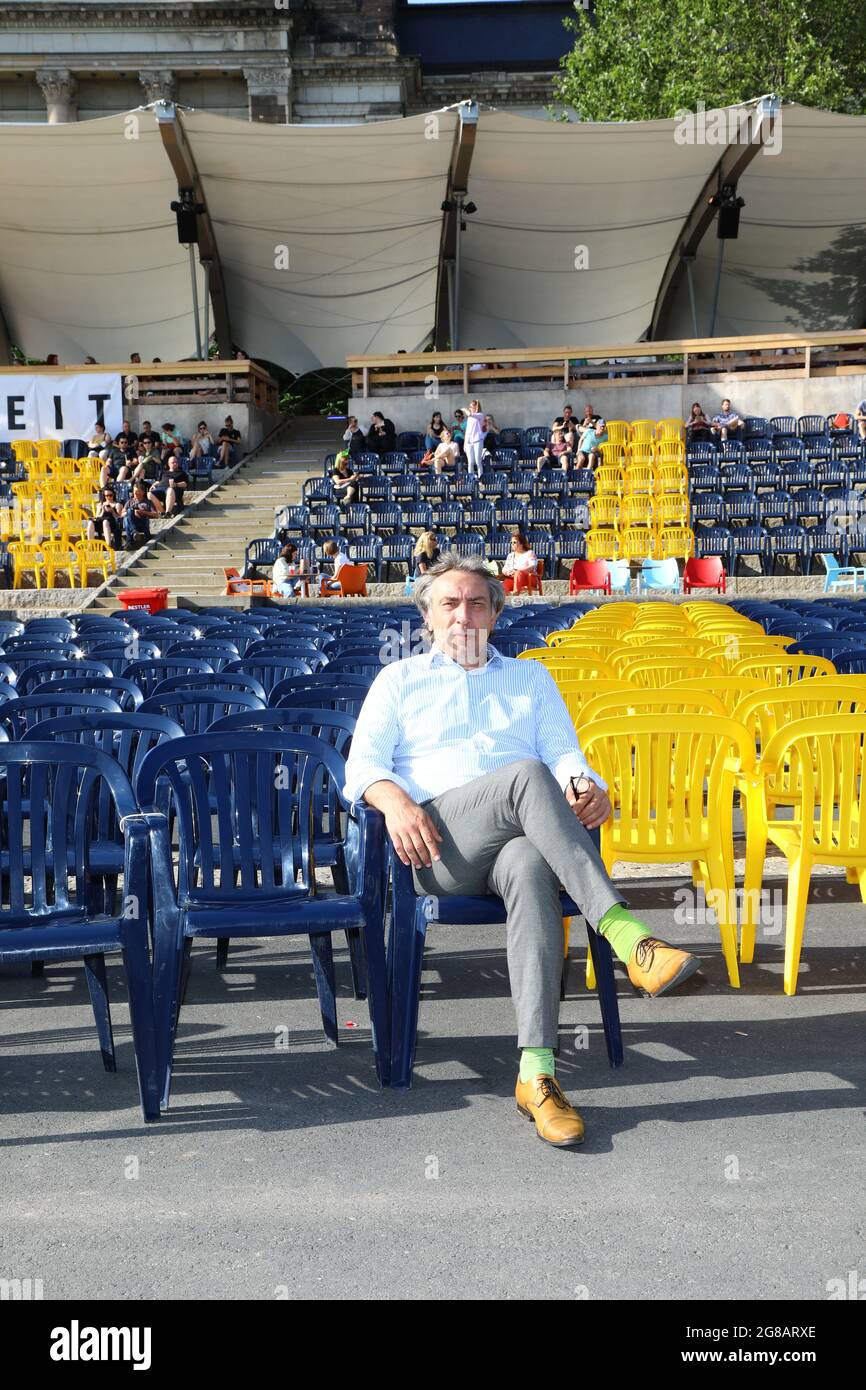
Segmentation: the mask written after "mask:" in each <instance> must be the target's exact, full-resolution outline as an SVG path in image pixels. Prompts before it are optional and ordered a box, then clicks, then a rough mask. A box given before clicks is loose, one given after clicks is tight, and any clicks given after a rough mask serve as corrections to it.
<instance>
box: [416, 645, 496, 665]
mask: <svg viewBox="0 0 866 1390" xmlns="http://www.w3.org/2000/svg"><path fill="white" fill-rule="evenodd" d="M427 664H428V666H430V668H431V669H435V668H436V667H439V666H456V667H457V669H458V670H459V671H462V670H463V669H464V668H463V667H462V666H460V664H459V662H456V661H455V660H454V658H453V657H451V656H447V655H446V653H445V652H443V651H442V650H441V649H440V648H439V647H436V646H432V647H431V648H430V650H429V652H427ZM501 665H502V653H501V652H498V651H497V650H496V648H495V647H494V646H491V645H490V643H488V644H487V660H486V662H485V663H484V665H483V666H475V667H473V668H472V669H473V670H476V671H486V670H488V668H489V667H491V666H492V667H494V668H495V667H497V666H501Z"/></svg>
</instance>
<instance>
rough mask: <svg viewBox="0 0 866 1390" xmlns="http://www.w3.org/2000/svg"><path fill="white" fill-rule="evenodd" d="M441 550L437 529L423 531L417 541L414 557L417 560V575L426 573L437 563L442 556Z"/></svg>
mask: <svg viewBox="0 0 866 1390" xmlns="http://www.w3.org/2000/svg"><path fill="white" fill-rule="evenodd" d="M441 554H442V552H441V550H440V549H439V546H438V544H437V539H436V532H435V531H422V532H421V535H420V536H419V537H418V539H417V541H416V542H415V551H414V555H413V559H414V561H415V577H416V579H417V577H418V576H419V575H421V574H426V573H427V571H428V570H429V569H431V568H432V567H433V565H435V564H437V563H438V561H439V559H440V557H441Z"/></svg>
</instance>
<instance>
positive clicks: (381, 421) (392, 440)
mask: <svg viewBox="0 0 866 1390" xmlns="http://www.w3.org/2000/svg"><path fill="white" fill-rule="evenodd" d="M396 447H397V431H396V430H395V428H394V421H393V420H386V419H385V416H384V415H383V414H382V412H381V410H374V411H373V418H372V420H371V421H370V428H369V430H368V431H367V450H368V452H369V453H371V454H391V453H393V452H394V450H395V449H396Z"/></svg>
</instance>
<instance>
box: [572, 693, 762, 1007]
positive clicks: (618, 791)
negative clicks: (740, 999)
mask: <svg viewBox="0 0 866 1390" xmlns="http://www.w3.org/2000/svg"><path fill="white" fill-rule="evenodd" d="M672 725H675V727H672ZM581 743H582V745H583V749H584V752H585V754H586V757H587V760H588V761H589V763H590V765H591V766H592V767H593V768H595V769H596V770H597V771H598V773H599V775H600V776H601V777H603V778H604V780H605V782H606V783H607V785H608V788H609V792H608V795H609V796H610V797H611V801H612V805H613V816H612V817H611V819H610V820H608V821H607V823H606V824H605V825H603V826H602V828H601V857H602V859H603V861H604V864H605V867H606V869H607V871H608V873H610V872H611V871H612V869H613V866H614V864H616V863H620V862H624V863H639V864H672V863H673V864H678V863H682V862H686V863H697V864H698V865H699V866H700V872H701V876H702V878H703V879H704V881H705V883H706V884H707V889H708V893H707V896H708V900H709V902H710V904H711V905H712V906H714V907H715V909H716V913H717V916H718V919H719V932H720V936H721V941H722V951H723V953H724V957H725V964H726V966H727V969H728V979H729V981H730V983H731V985H732V986H734V988H737V987H738V986H739V983H740V975H739V969H738V965H737V912H736V887H735V882H734V872H733V865H734V846H733V796H734V776H735V774H736V773H737V772H740V771H741V772H743V773H744V774H746V775H749V774H751V773H752V772H753V770H754V747H753V745H752V742H751V739H750V738H749V735H748V733H747V731H746V730H745V729H744V728H743V726H742V725H741V724H737V723H736V722H735V721H734V720H733V719H723V718H721V717H719V716H718V715H709V714H689V713H678V714H677V716H676V720H671V719H670V717H668V716H666V715H664V714H638V715H635V716H634V717H630V718H628V719H623V718H622V717H621V716H611V717H608V718H606V719H598V720H596V721H595V722H594V723H593V725H592V726H591V727H588V726H584V727H583V732H582V736H581ZM710 895H712V896H710Z"/></svg>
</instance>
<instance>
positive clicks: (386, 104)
mask: <svg viewBox="0 0 866 1390" xmlns="http://www.w3.org/2000/svg"><path fill="white" fill-rule="evenodd" d="M396 3H397V0H112V3H103V0H75V3H71V2H70V0H2V4H0V121H33V122H43V121H46V120H47V121H48V122H52V123H53V122H65V121H76V120H91V119H94V118H95V117H99V116H107V115H112V114H115V113H117V112H121V111H128V110H130V109H132V108H134V107H136V106H140V105H142V104H144V103H146V102H150V101H155V100H157V99H158V98H161V97H166V96H167V97H171V98H173V99H174V100H176V101H177V102H179V103H180V104H182V105H184V106H190V107H196V108H198V109H200V110H206V111H210V112H214V113H216V114H219V115H223V116H231V117H234V118H235V119H248V120H251V121H267V122H273V123H279V124H285V123H287V122H315V123H317V124H322V123H325V124H327V123H334V124H340V123H354V122H358V121H372V120H387V119H389V118H393V117H396V116H402V115H412V114H414V113H416V112H419V111H429V110H431V109H436V108H437V107H441V106H443V105H445V104H449V103H451V102H454V101H457V100H460V99H461V98H464V97H467V96H470V95H471V96H474V97H476V98H477V99H478V100H479V101H482V102H491V103H492V104H494V105H496V106H498V107H500V108H502V107H506V108H507V109H509V110H513V111H515V112H518V111H519V112H521V113H524V114H541V113H542V111H543V110H544V108H545V106H546V105H547V104H548V103H549V102H550V101H551V99H552V70H553V68H555V63H552V64H551V70H550V71H546V72H545V71H539V70H538V69H537V66H536V69H535V70H532V71H525V70H521V71H499V72H490V71H482V72H473V71H472V68H471V66H470V65H469V64H467V67H466V71H465V73H464V72H462V71H449V72H448V73H447V74H444V75H443V74H441V73H425V71H424V64H423V62H422V58H421V56H420V55H418V54H412V53H402V52H401V51H400V46H399V44H398V41H397V37H396V34H397V28H396V15H395V9H396ZM495 8H496V7H493V6H491V11H493V10H494V9H495ZM500 13H501V12H500ZM496 22H497V21H496V19H495V16H494V14H493V13H491V23H496ZM500 22H501V21H500Z"/></svg>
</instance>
